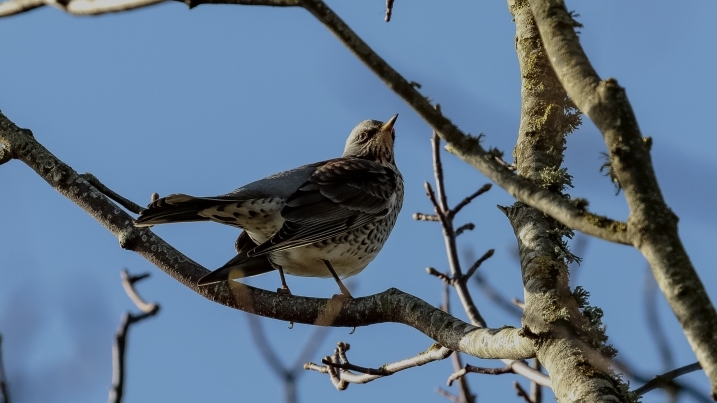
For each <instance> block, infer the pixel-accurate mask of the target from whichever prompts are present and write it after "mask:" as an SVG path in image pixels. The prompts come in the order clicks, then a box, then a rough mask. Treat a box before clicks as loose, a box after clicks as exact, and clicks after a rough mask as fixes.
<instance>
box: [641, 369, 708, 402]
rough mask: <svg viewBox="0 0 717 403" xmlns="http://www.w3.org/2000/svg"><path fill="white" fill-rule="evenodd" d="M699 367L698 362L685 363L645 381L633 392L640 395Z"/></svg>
mask: <svg viewBox="0 0 717 403" xmlns="http://www.w3.org/2000/svg"><path fill="white" fill-rule="evenodd" d="M701 369H702V366H701V365H700V363H699V362H695V363H692V364H690V365H685V366H684V367H680V368H677V369H673V370H672V371H669V372H665V373H664V374H662V375H658V376H656V377H655V378H654V379H652V380H651V381H649V382H647V383H646V384H644V385H642V386H640V387H639V388H637V389H635V390H634V391H633V392H634V393H635V394H637V395H638V396H642V395H644V394H645V393H647V392H649V391H651V390H654V389H657V388H661V387H663V386H665V385H666V384H667V383H668V382H669V381H671V380H673V379H675V378H677V377H679V376H682V375H685V374H689V373H690V372H694V371H699V370H701Z"/></svg>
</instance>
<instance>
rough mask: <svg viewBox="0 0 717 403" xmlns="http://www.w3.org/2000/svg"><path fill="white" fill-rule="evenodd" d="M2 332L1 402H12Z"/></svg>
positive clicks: (0, 365)
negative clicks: (6, 372) (4, 358)
mask: <svg viewBox="0 0 717 403" xmlns="http://www.w3.org/2000/svg"><path fill="white" fill-rule="evenodd" d="M2 342H3V338H2V334H0V403H10V391H8V387H7V374H5V365H4V360H3V353H2V351H3V350H2Z"/></svg>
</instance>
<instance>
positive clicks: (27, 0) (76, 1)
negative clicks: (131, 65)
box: [0, 0, 300, 17]
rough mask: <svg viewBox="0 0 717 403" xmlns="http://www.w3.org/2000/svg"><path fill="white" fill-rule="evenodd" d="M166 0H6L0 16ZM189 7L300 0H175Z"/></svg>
mask: <svg viewBox="0 0 717 403" xmlns="http://www.w3.org/2000/svg"><path fill="white" fill-rule="evenodd" d="M165 1H166V0H7V1H4V2H2V3H0V17H7V16H10V15H15V14H20V13H24V12H26V11H30V10H32V9H35V8H38V7H42V6H46V5H47V6H53V7H56V8H58V9H60V10H63V11H65V12H67V13H68V14H72V15H99V14H107V13H117V12H122V11H129V10H134V9H138V8H144V7H148V6H152V5H155V4H159V3H164V2H165ZM177 1H179V2H182V3H185V4H186V5H187V6H189V8H193V7H196V6H198V5H200V4H209V3H214V4H241V5H250V6H273V7H296V6H299V3H300V0H196V1H195V0H177Z"/></svg>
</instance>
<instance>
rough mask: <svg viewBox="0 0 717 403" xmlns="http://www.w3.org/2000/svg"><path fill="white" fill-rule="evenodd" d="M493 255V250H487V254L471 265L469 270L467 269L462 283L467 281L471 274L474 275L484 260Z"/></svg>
mask: <svg viewBox="0 0 717 403" xmlns="http://www.w3.org/2000/svg"><path fill="white" fill-rule="evenodd" d="M494 253H495V249H488V252H486V253H484V254H483V256H481V257H480V259H478V260H476V262H475V263H473V265H472V266H471V267H470V268H468V271H467V272H466V274H465V275H464V276H463V279H462V281H468V279H469V278H471V276H472V275H473V273H475V272H476V270H478V268H479V267H480V265H482V264H483V262H485V261H486V260H488V259H490V258H491V257H492V256H493V254H494Z"/></svg>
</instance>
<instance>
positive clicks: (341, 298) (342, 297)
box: [331, 293, 354, 301]
mask: <svg viewBox="0 0 717 403" xmlns="http://www.w3.org/2000/svg"><path fill="white" fill-rule="evenodd" d="M331 299H336V300H339V301H348V300H350V299H354V297H353V295H351V294H350V293H349V294H343V293H341V294H334V295H333V296H332V297H331Z"/></svg>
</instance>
